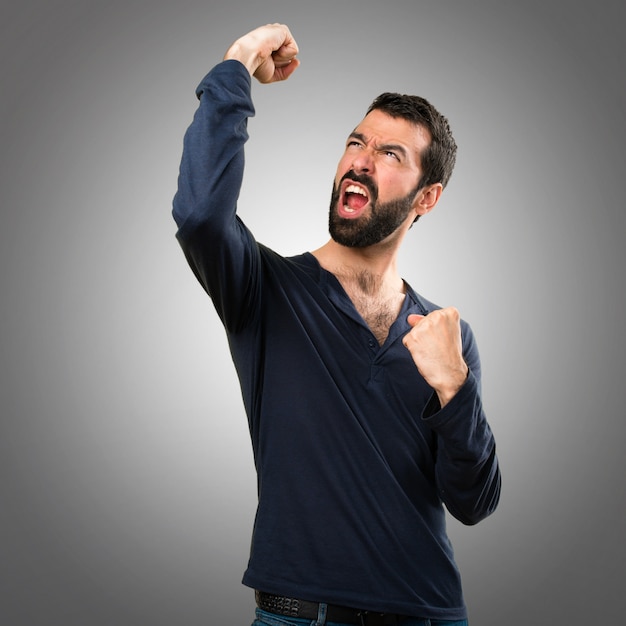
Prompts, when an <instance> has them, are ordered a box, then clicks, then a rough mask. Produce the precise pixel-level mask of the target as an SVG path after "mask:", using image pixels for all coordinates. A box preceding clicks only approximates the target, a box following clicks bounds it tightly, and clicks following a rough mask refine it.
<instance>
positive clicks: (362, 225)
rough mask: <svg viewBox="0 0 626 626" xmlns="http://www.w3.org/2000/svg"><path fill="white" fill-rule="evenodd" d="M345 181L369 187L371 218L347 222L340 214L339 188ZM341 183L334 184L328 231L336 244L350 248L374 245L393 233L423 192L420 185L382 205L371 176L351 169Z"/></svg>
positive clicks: (362, 217) (364, 217)
mask: <svg viewBox="0 0 626 626" xmlns="http://www.w3.org/2000/svg"><path fill="white" fill-rule="evenodd" d="M345 179H350V180H353V181H355V182H358V183H361V184H362V185H364V186H365V187H367V190H368V191H369V196H370V212H369V213H370V214H369V216H361V217H357V218H354V219H347V218H343V217H340V216H339V215H338V213H337V204H338V203H339V202H340V201H341V198H340V192H339V189H340V187H341V181H343V180H345ZM341 181H340V182H339V184H338V185H335V184H333V192H332V196H331V199H330V211H329V216H328V230H329V232H330V236H331V237H332V238H333V239H334V241H336V242H337V243H339V244H341V245H342V246H346V247H348V248H366V247H368V246H373V245H375V244H377V243H380V242H381V241H383V240H384V239H386V238H387V237H389V235H391V234H392V233H394V232H395V231H396V230H397V229H398V228H399V227H400V225H401V224H402V223H403V222H404V221H405V220H406V218H407V216H408V215H409V213H410V212H411V210H412V208H413V200H414V199H415V196H416V195H417V192H418V191H419V189H420V185H419V184H418V185H417V187H416V188H415V189H413V190H412V191H411V192H410V193H409V194H407V195H406V196H405V197H403V198H396V199H394V200H390V201H389V202H383V203H380V204H379V203H378V188H377V186H376V184H375V183H374V181H373V180H372V179H371V178H370V177H369V176H366V175H359V174H356V173H355V172H354V171H352V170H351V171H349V172H348V173H347V174H345V175H344V176H343V178H342V179H341Z"/></svg>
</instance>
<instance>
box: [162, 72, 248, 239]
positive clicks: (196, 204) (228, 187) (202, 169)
mask: <svg viewBox="0 0 626 626" xmlns="http://www.w3.org/2000/svg"><path fill="white" fill-rule="evenodd" d="M196 93H197V95H198V98H199V99H200V105H199V107H198V109H197V111H196V113H195V115H194V118H193V122H192V123H191V125H190V126H189V128H188V129H187V132H186V133H185V138H184V144H183V155H182V159H181V165H180V173H179V177H178V190H177V193H176V195H175V197H174V202H173V216H174V219H175V220H176V223H177V225H178V227H179V238H182V239H185V238H186V237H187V236H188V233H189V231H190V230H193V229H195V228H197V227H198V225H199V224H202V223H205V222H206V221H215V222H216V226H217V225H219V223H220V222H223V223H228V222H229V221H232V220H233V218H234V214H235V210H236V205H237V198H238V195H239V190H240V187H241V182H242V177H243V160H244V154H243V150H244V144H245V142H246V141H247V139H248V133H247V119H248V117H251V116H253V115H254V107H253V105H252V101H251V99H250V77H249V75H248V74H247V73H246V72H245V70H244V68H243V67H241V66H240V64H239V63H237V62H235V61H231V62H229V63H221V64H219V65H217V66H216V67H214V68H213V69H212V70H211V72H210V73H209V74H207V76H206V77H205V78H204V80H203V81H202V83H201V84H200V85H199V87H198V89H197V92H196Z"/></svg>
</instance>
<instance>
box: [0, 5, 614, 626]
mask: <svg viewBox="0 0 626 626" xmlns="http://www.w3.org/2000/svg"><path fill="white" fill-rule="evenodd" d="M0 11H1V13H0V77H1V81H2V87H1V92H0V107H1V108H0V133H1V134H0V150H1V167H0V202H1V219H2V221H1V222H0V237H1V242H0V280H1V284H0V286H1V289H2V292H1V293H2V300H1V305H0V321H1V324H2V326H1V328H2V334H1V350H0V355H1V356H0V399H1V400H0V402H1V409H0V410H1V422H0V532H1V535H0V621H1V622H2V623H3V624H12V625H14V626H31V625H48V624H50V625H56V624H59V625H60V624H63V625H64V626H74V625H89V626H105V625H109V624H116V626H129V625H131V624H132V625H138V624H151V625H152V626H159V625H165V624H168V625H169V624H179V625H183V624H184V625H186V626H195V625H201V624H202V625H206V624H233V626H235V625H241V624H249V623H250V622H251V621H252V611H253V600H252V595H251V593H250V592H249V590H247V589H245V588H244V587H242V586H241V585H240V579H241V575H242V572H243V569H244V567H245V564H246V555H247V550H248V544H249V534H250V528H251V524H252V519H253V515H254V506H255V479H254V471H253V466H252V458H251V452H250V446H249V441H248V435H247V431H246V425H245V418H244V415H243V411H242V407H241V401H240V397H239V391H238V387H237V383H236V379H235V376H234V371H233V368H232V365H231V363H230V360H229V356H228V350H227V346H226V342H225V339H224V337H223V333H222V330H221V328H220V326H219V324H218V321H217V318H216V316H215V314H214V313H213V310H212V308H211V304H210V301H209V300H208V298H207V297H206V296H205V295H204V294H203V292H202V291H201V289H200V287H199V286H198V285H197V284H196V282H195V279H194V278H193V276H192V275H191V272H190V271H189V270H188V268H187V267H186V265H185V261H184V259H183V256H182V253H181V252H180V250H179V248H178V244H177V243H176V241H175V239H174V224H173V222H172V220H171V217H170V210H171V198H172V196H173V194H174V191H175V187H176V176H177V171H178V162H179V159H180V152H181V147H182V135H183V133H184V130H185V128H186V127H187V125H188V123H189V122H190V120H191V116H192V114H193V111H194V110H195V107H196V100H195V96H194V89H195V87H196V85H197V83H198V82H199V81H200V79H201V78H202V76H203V75H204V74H205V73H206V72H207V71H208V70H209V69H210V67H211V66H212V65H213V64H214V63H216V62H218V61H219V60H220V59H221V57H222V55H223V52H224V50H225V49H226V47H227V46H228V45H229V44H230V43H231V41H232V40H234V39H235V38H236V37H237V36H239V35H240V34H243V33H244V32H246V31H248V30H250V29H252V28H253V27H255V26H257V25H260V24H263V23H266V22H273V21H283V22H286V23H288V24H289V25H290V26H291V28H292V31H293V33H294V35H295V36H296V38H297V40H298V42H299V44H300V48H301V55H300V56H301V60H302V67H301V68H300V69H299V70H298V72H297V74H296V75H295V76H294V77H293V78H292V79H291V80H290V81H288V82H287V83H285V84H281V85H272V86H261V85H258V84H255V86H254V92H253V93H254V98H255V103H256V106H257V117H256V118H255V119H254V120H252V121H251V123H250V132H251V135H252V138H251V140H250V143H249V146H248V152H247V163H248V171H247V177H246V181H245V185H244V189H243V190H242V194H241V203H240V204H241V214H242V216H243V217H244V219H245V220H246V221H247V222H248V224H249V225H250V226H251V227H252V228H253V230H254V231H255V233H256V234H257V237H258V239H260V240H261V241H263V242H264V243H266V244H268V245H270V246H273V247H275V248H276V249H278V250H279V251H281V252H284V253H286V254H289V253H296V252H301V251H303V250H305V249H313V248H314V247H317V246H318V245H320V244H321V243H323V242H324V241H325V240H326V237H327V234H326V214H327V206H328V199H329V196H330V188H331V180H332V176H333V174H334V170H335V165H336V162H337V159H338V158H339V156H340V154H341V150H342V147H343V142H344V139H345V137H346V135H347V133H348V132H349V131H350V130H351V129H352V128H353V127H354V125H355V124H356V123H357V122H358V121H359V120H360V119H361V117H362V115H363V113H364V110H365V107H366V106H367V104H369V102H370V101H371V99H373V97H375V96H376V95H378V93H380V92H382V91H386V90H394V91H404V92H409V93H418V94H421V95H424V96H426V97H428V98H429V99H430V100H432V101H433V102H434V103H435V104H436V105H437V106H438V107H439V108H440V109H441V110H442V111H443V112H444V113H445V114H446V115H447V116H448V117H449V118H450V120H451V122H452V125H453V128H454V130H455V133H456V136H457V139H458V142H459V144H460V146H461V151H460V155H459V162H458V167H457V170H456V172H455V175H454V176H453V178H452V181H451V183H450V187H449V189H448V190H447V191H446V192H445V194H444V197H443V200H442V202H441V203H440V205H439V206H438V207H437V209H436V211H435V212H433V213H432V214H431V215H429V216H428V218H426V219H424V220H422V221H421V222H420V223H419V225H418V226H416V227H415V228H414V229H413V231H412V232H411V233H410V236H409V238H408V239H407V242H406V247H405V249H404V252H403V255H402V273H403V275H404V276H405V277H406V278H407V279H408V280H409V282H411V284H412V285H413V286H414V287H415V288H416V289H417V290H418V291H420V292H421V293H423V294H424V295H425V296H426V297H428V298H430V299H433V300H435V301H437V302H438V303H440V304H442V305H451V304H454V305H456V306H457V307H458V308H459V309H460V310H461V312H462V314H463V316H464V317H465V318H466V319H467V320H468V321H469V322H470V323H471V324H472V326H473V328H474V330H475V332H476V334H477V337H478V340H479V344H480V348H481V354H482V358H483V364H484V400H485V405H486V409H487V411H488V415H489V418H490V423H491V425H492V427H493V430H494V431H495V434H496V437H497V441H498V446H499V454H500V458H501V463H502V471H503V476H504V492H503V498H502V502H501V506H500V508H499V510H498V511H497V512H496V514H495V515H494V516H492V517H491V518H489V519H488V520H486V521H484V522H483V523H482V524H480V525H479V526H477V527H474V528H464V527H462V526H461V525H460V524H458V523H456V522H455V521H453V520H451V521H450V534H451V535H452V539H453V542H454V544H455V547H456V552H457V558H458V562H459V565H460V567H461V570H462V573H463V577H464V582H465V591H466V596H467V602H468V605H469V609H470V614H471V618H472V624H474V625H475V626H490V625H496V624H498V625H499V624H507V625H508V626H516V625H518V624H519V625H520V626H521V625H522V624H524V625H525V624H530V623H532V624H534V625H537V626H541V625H548V624H571V625H578V624H581V625H582V624H587V623H621V620H623V586H624V582H623V581H624V577H625V575H626V559H625V556H626V555H625V547H624V546H625V542H624V540H623V536H622V532H623V528H624V513H625V498H624V487H623V476H624V459H623V455H622V449H623V445H624V438H625V437H624V434H625V432H624V418H625V415H624V409H623V408H622V405H623V402H622V397H623V389H624V379H625V376H624V374H625V371H624V370H625V368H624V356H623V355H624V348H625V338H624V332H623V329H622V324H621V321H622V318H623V309H624V278H623V270H624V260H625V258H624V257H625V254H624V249H623V246H622V238H623V235H624V232H625V228H624V227H625V222H626V219H625V216H624V208H625V207H624V199H623V196H622V193H621V191H622V185H623V181H624V173H625V167H624V165H625V158H624V151H623V143H624V139H625V132H624V130H625V106H626V94H625V84H626V82H625V80H624V79H625V76H624V64H625V62H626V58H625V56H626V55H625V53H624V52H625V51H624V43H623V41H624V32H623V31H624V28H623V24H624V10H623V9H622V8H621V3H619V2H608V1H600V2H598V1H595V2H589V1H586V2H578V3H575V6H570V5H569V4H568V3H562V4H561V3H558V4H557V3H554V2H545V1H544V2H538V1H536V0H532V1H530V2H524V3H512V2H495V1H480V2H417V1H413V2H411V1H408V0H404V1H397V2H385V3H382V2H380V3H374V2H359V1H356V0H339V1H337V2H329V1H326V0H325V1H319V0H316V1H315V2H306V3H304V2H302V3H296V2H294V1H293V0H292V1H291V2H286V1H285V2H282V1H277V2H270V1H268V2H262V1H258V2H238V1H236V0H229V1H228V2H226V1H220V2H200V1H189V0H178V1H176V2H165V1H163V0H161V1H154V2H148V1H147V0H125V1H124V2H122V1H120V0H110V1H107V2H103V1H99V0H94V1H91V2H89V1H87V0H85V1H81V2H79V1H70V0H67V1H63V0H47V1H44V0H20V2H13V3H8V2H6V0H5V1H4V2H3V3H2V5H1V9H0ZM603 620H604V621H603Z"/></svg>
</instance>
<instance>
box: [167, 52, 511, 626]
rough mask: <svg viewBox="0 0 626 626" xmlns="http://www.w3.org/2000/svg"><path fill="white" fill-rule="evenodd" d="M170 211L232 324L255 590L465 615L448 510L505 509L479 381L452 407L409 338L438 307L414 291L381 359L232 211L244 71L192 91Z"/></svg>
mask: <svg viewBox="0 0 626 626" xmlns="http://www.w3.org/2000/svg"><path fill="white" fill-rule="evenodd" d="M197 95H198V97H199V100H200V104H199V108H198V110H197V112H196V114H195V116H194V119H193V122H192V124H191V126H190V127H189V129H188V130H187V133H186V135H185V140H184V149H183V157H182V163H181V168H180V176H179V188H178V191H177V193H176V196H175V198H174V211H173V214H174V218H175V220H176V222H177V225H178V232H177V237H178V240H179V242H180V244H181V246H182V248H183V250H184V253H185V255H186V257H187V260H188V262H189V264H190V266H191V268H192V270H193V271H194V273H195V275H196V276H197V278H198V280H199V281H200V283H201V284H202V286H203V287H204V289H205V290H206V292H207V293H208V295H209V296H210V297H211V299H212V301H213V304H214V306H215V309H216V311H217V314H218V315H219V317H220V319H221V321H222V322H223V324H224V327H225V330H226V333H227V337H228V341H229V345H230V349H231V353H232V358H233V361H234V364H235V367H236V370H237V374H238V377H239V380H240V384H241V390H242V396H243V402H244V405H245V410H246V413H247V417H248V422H249V429H250V435H251V440H252V448H253V454H254V460H255V465H256V470H257V476H258V498H259V500H258V510H257V515H256V518H255V522H254V529H253V539H252V544H251V552H250V560H249V563H248V567H247V569H246V571H245V574H244V578H243V582H244V584H246V585H248V586H250V587H252V588H255V589H259V590H261V591H264V592H267V593H273V594H279V595H283V596H287V597H293V598H300V599H304V600H311V601H318V602H326V603H332V604H339V605H344V606H351V607H356V608H360V609H365V610H370V611H379V612H395V613H400V614H405V615H412V616H418V617H424V618H426V617H428V618H439V619H451V620H454V619H463V618H464V617H465V616H466V609H465V604H464V600H463V594H462V589H461V581H460V575H459V571H458V568H457V566H456V564H455V561H454V557H453V551H452V547H451V545H450V541H449V539H448V536H447V533H446V521H445V511H444V505H445V507H446V508H447V509H448V511H449V512H450V513H451V514H452V515H453V516H454V517H456V518H457V519H459V520H460V521H461V522H463V523H465V524H475V523H476V522H478V521H480V520H481V519H483V518H484V517H485V516H487V515H489V514H490V513H491V512H492V511H493V510H494V509H495V507H496V505H497V502H498V499H499V493H500V473H499V468H498V461H497V457H496V452H495V442H494V438H493V435H492V432H491V430H490V428H489V425H488V423H487V420H486V417H485V414H484V411H483V408H482V403H481V395H480V361H479V356H478V351H477V347H476V342H475V339H474V335H473V333H472V331H471V329H470V327H469V326H468V325H467V324H466V323H465V322H464V321H462V322H461V324H462V342H463V354H464V358H465V360H466V362H467V364H468V366H469V370H470V372H469V375H468V377H467V380H466V382H465V384H464V385H463V387H462V388H461V389H460V391H459V392H458V393H457V394H456V396H455V397H454V398H453V399H452V400H451V401H450V402H449V403H448V404H446V406H445V407H443V408H441V407H440V405H439V402H438V400H437V396H436V394H435V393H434V391H433V389H432V388H431V387H429V385H428V384H427V383H426V381H425V380H424V379H423V378H422V376H421V375H420V374H419V372H418V370H417V368H416V366H415V364H414V362H413V360H412V358H411V356H410V354H409V352H408V350H407V349H406V348H405V347H404V346H403V344H402V337H403V336H404V335H405V334H406V333H407V332H408V331H409V330H410V327H409V324H408V322H407V316H408V315H409V314H410V313H419V314H421V315H426V314H428V313H429V312H430V311H432V310H434V309H435V308H437V307H436V306H435V305H434V304H433V303H431V302H429V301H428V300H426V299H424V298H423V297H422V296H420V295H419V294H417V293H416V292H415V291H414V290H413V289H412V288H411V287H410V286H409V285H408V284H407V288H406V290H407V293H406V298H405V302H404V305H403V308H402V311H401V313H400V315H399V316H398V318H397V320H396V321H395V322H394V324H393V325H392V327H391V329H390V332H389V336H388V337H387V339H386V341H385V343H384V344H383V345H382V346H381V345H379V344H378V342H377V341H376V339H375V337H374V335H373V334H372V332H371V330H370V329H369V327H368V326H367V324H366V323H365V322H364V321H363V319H362V318H361V316H360V315H359V313H358V312H357V310H356V309H355V307H354V305H353V304H352V302H351V300H350V299H349V297H348V296H347V294H346V293H345V291H344V290H343V288H342V287H341V285H340V283H339V282H338V280H337V279H336V278H335V276H334V275H333V274H332V273H330V272H328V271H326V270H325V269H323V268H322V267H321V266H320V265H319V263H318V262H317V260H316V258H315V257H314V256H313V255H312V254H310V253H308V252H305V253H303V254H301V255H298V256H293V257H289V258H285V257H283V256H281V255H279V254H277V253H276V252H274V251H272V250H270V249H268V248H267V247H265V246H263V245H262V244H260V243H258V242H257V241H256V240H255V238H254V236H253V235H252V233H251V232H250V231H249V230H248V228H247V227H246V226H245V225H244V223H243V222H242V220H241V219H240V218H239V217H238V216H237V213H236V210H237V203H238V195H239V190H240V186H241V182H242V177H243V171H244V144H245V142H246V140H247V138H248V134H247V120H248V118H249V117H251V116H252V115H254V107H253V104H252V100H251V79H250V75H249V74H248V72H247V71H246V69H245V68H244V66H243V65H242V64H240V63H239V62H238V61H233V60H229V61H224V62H222V63H220V64H219V65H217V66H216V67H215V68H213V70H212V71H211V72H210V73H209V74H208V75H207V76H206V77H205V78H204V79H203V81H202V83H201V84H200V86H199V87H198V90H197Z"/></svg>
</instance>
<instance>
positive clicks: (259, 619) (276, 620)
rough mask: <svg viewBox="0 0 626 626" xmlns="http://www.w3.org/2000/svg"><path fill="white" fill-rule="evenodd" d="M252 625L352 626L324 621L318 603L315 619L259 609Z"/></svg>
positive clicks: (444, 624) (438, 624)
mask: <svg viewBox="0 0 626 626" xmlns="http://www.w3.org/2000/svg"><path fill="white" fill-rule="evenodd" d="M252 626H353V625H351V624H340V623H338V622H327V621H326V605H325V604H320V614H319V615H318V618H317V620H314V621H312V620H310V619H301V618H297V617H285V616H283V615H275V614H274V613H267V612H266V611H262V610H261V609H257V610H256V619H255V620H254V622H253V623H252ZM402 626H468V624H467V620H466V619H462V620H460V621H454V622H451V621H449V620H445V619H418V618H415V619H408V620H406V621H404V622H402Z"/></svg>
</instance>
